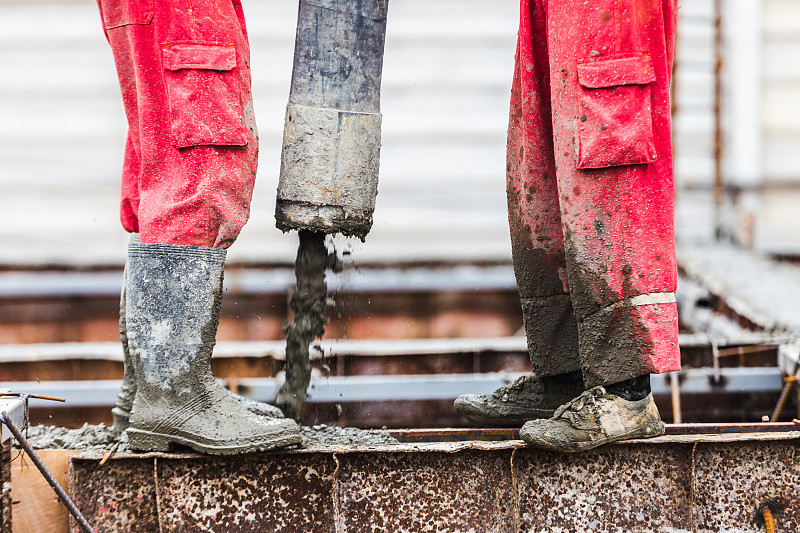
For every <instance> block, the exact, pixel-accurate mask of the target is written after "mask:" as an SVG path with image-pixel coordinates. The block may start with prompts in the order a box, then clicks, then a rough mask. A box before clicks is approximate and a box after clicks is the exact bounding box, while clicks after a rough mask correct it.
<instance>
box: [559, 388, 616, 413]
mask: <svg viewBox="0 0 800 533" xmlns="http://www.w3.org/2000/svg"><path fill="white" fill-rule="evenodd" d="M605 394H606V390H605V389H604V388H603V387H594V388H592V389H589V390H587V391H585V392H584V393H583V394H581V395H580V396H577V397H576V398H573V399H572V400H570V401H568V402H567V403H565V404H564V405H562V406H561V407H559V408H558V409H556V412H555V413H553V418H567V419H569V420H572V417H573V416H575V415H577V414H579V413H580V412H581V411H583V410H584V409H588V411H589V412H592V411H595V410H596V408H597V402H598V400H600V399H602V398H603V397H604V396H605Z"/></svg>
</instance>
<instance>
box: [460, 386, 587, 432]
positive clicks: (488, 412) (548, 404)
mask: <svg viewBox="0 0 800 533" xmlns="http://www.w3.org/2000/svg"><path fill="white" fill-rule="evenodd" d="M582 392H583V385H582V384H580V383H576V384H572V383H567V384H560V383H559V384H557V385H556V384H554V383H551V382H548V381H547V380H544V379H541V378H539V377H538V376H536V375H535V374H528V375H525V376H521V377H519V378H517V379H516V380H514V381H513V382H511V383H509V384H508V385H503V386H502V387H498V388H497V390H495V391H494V392H493V393H492V395H491V396H483V395H481V394H462V395H461V396H459V397H458V398H456V401H455V404H454V405H455V410H456V413H458V414H459V415H461V416H463V417H465V418H468V419H470V420H472V421H473V422H478V423H479V424H481V425H484V426H501V427H515V426H521V425H522V424H524V423H525V422H527V421H528V420H535V419H537V418H550V417H551V416H553V413H554V412H555V410H556V409H557V408H558V407H559V406H560V405H561V404H563V403H565V402H568V401H569V400H571V399H572V398H574V397H575V396H577V395H579V394H580V393H582Z"/></svg>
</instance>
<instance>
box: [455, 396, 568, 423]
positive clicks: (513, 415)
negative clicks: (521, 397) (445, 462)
mask: <svg viewBox="0 0 800 533" xmlns="http://www.w3.org/2000/svg"><path fill="white" fill-rule="evenodd" d="M454 408H455V412H456V414H458V415H460V416H463V417H464V418H467V419H469V420H471V421H473V422H477V423H478V424H482V425H484V426H495V427H520V426H522V425H523V424H524V423H525V422H528V421H529V420H536V419H539V418H551V417H552V416H553V414H554V413H555V409H531V408H526V409H513V408H511V409H509V408H506V411H507V413H506V414H503V413H500V412H498V411H499V409H496V408H493V407H491V406H490V405H489V404H488V403H485V402H474V401H470V400H468V399H465V398H464V399H462V398H457V399H456V401H455V404H454Z"/></svg>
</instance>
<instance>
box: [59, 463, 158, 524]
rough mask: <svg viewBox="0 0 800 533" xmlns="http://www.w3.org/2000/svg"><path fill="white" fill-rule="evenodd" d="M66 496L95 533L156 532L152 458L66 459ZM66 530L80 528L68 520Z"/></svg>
mask: <svg viewBox="0 0 800 533" xmlns="http://www.w3.org/2000/svg"><path fill="white" fill-rule="evenodd" d="M69 494H70V497H71V498H72V499H73V501H74V502H75V505H77V506H78V509H79V510H80V511H81V513H82V514H83V516H84V517H85V518H86V520H87V522H89V524H91V525H92V527H93V528H94V529H95V531H97V533H117V532H119V533H123V532H130V531H136V533H160V529H159V527H158V511H157V509H158V504H157V501H156V491H155V483H154V478H153V459H152V458H142V459H112V460H111V461H109V462H108V463H106V464H105V465H104V466H99V461H98V460H96V459H94V460H93V459H81V458H78V457H75V456H73V457H72V458H71V460H70V490H69ZM70 531H75V532H78V531H80V528H78V526H77V525H76V524H75V521H74V520H72V519H71V520H70Z"/></svg>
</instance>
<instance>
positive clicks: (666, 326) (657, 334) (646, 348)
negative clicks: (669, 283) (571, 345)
mask: <svg viewBox="0 0 800 533" xmlns="http://www.w3.org/2000/svg"><path fill="white" fill-rule="evenodd" d="M677 323H678V310H677V306H676V303H675V294H674V293H671V292H660V293H650V294H641V295H639V296H634V297H632V298H628V299H626V300H621V301H619V302H616V303H614V304H612V305H609V306H607V307H604V308H603V309H601V310H600V311H597V312H596V313H594V314H592V315H589V316H588V317H586V318H584V319H582V320H580V321H579V322H578V332H579V338H580V359H581V365H582V370H583V379H584V381H585V383H586V386H587V387H594V386H597V385H608V384H611V383H618V382H620V381H625V380H628V379H632V378H636V377H639V376H642V375H645V374H661V373H663V372H671V371H675V370H680V350H679V347H678V324H677Z"/></svg>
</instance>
